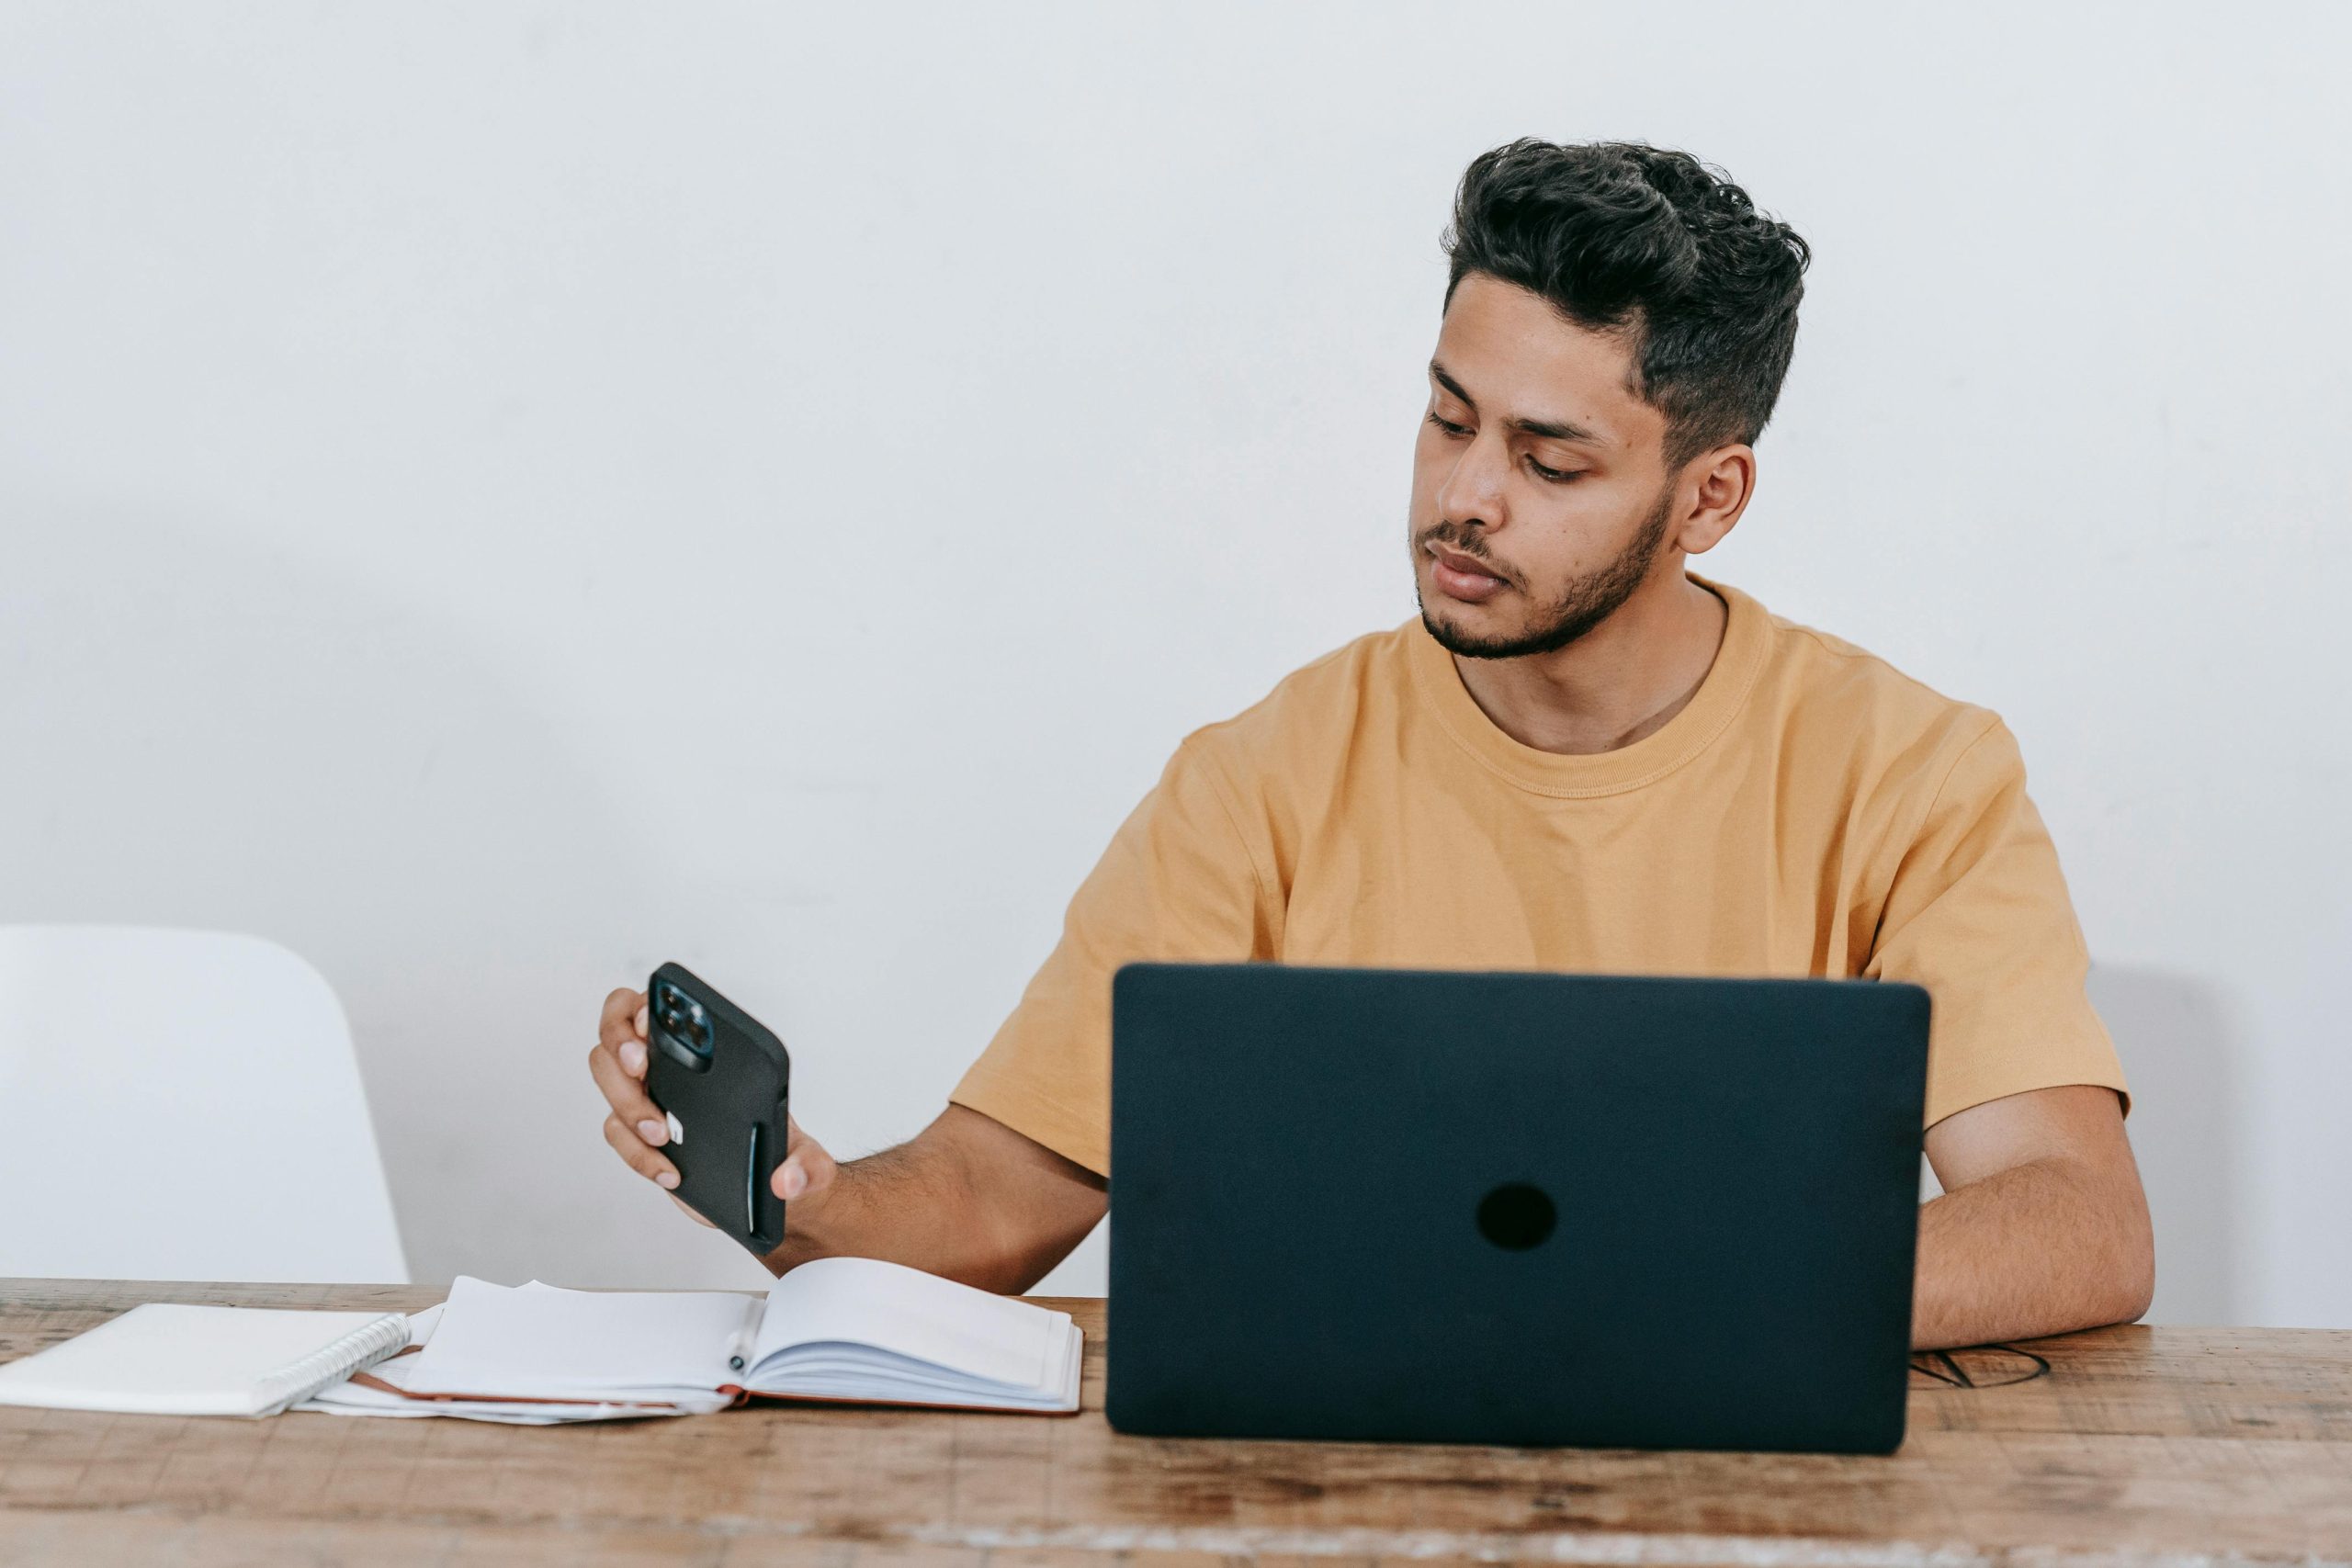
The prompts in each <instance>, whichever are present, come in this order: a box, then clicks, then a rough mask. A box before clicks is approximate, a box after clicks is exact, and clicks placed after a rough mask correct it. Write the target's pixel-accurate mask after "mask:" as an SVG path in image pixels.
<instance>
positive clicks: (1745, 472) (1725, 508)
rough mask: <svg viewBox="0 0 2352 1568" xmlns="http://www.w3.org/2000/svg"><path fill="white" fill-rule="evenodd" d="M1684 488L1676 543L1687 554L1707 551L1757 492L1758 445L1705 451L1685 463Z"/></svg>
mask: <svg viewBox="0 0 2352 1568" xmlns="http://www.w3.org/2000/svg"><path fill="white" fill-rule="evenodd" d="M1681 490H1682V493H1683V496H1684V497H1685V501H1684V506H1683V512H1682V517H1681V520H1680V521H1679V523H1678V524H1677V525H1676V526H1675V529H1674V535H1673V543H1674V546H1675V547H1676V548H1678V549H1679V550H1680V551H1682V553H1683V554H1685V555H1691V556H1697V555H1704V554H1706V553H1707V552H1708V551H1709V550H1712V549H1713V548H1714V547H1716V546H1717V545H1719V544H1721V543H1722V542H1723V538H1724V535H1726V534H1728V533H1730V532H1731V531H1732V526H1733V525H1735V524H1736V523H1737V522H1738V521H1739V514H1740V513H1743V512H1745V511H1747V498H1748V497H1749V496H1751V495H1754V494H1755V493H1756V448H1755V447H1753V446H1748V445H1747V443H1746V442H1737V443H1735V444H1733V445H1732V446H1718V447H1716V448H1715V449H1714V450H1713V451H1712V452H1702V453H1701V454H1699V456H1697V457H1693V458H1691V461H1690V463H1689V464H1687V465H1686V466H1685V467H1684V468H1683V470H1682V481H1681Z"/></svg>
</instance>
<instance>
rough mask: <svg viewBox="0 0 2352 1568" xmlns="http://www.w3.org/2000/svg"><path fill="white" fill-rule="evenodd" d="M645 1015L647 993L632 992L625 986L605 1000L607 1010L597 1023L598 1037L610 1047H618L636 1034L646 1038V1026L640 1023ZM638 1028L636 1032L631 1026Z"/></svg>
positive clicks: (640, 1037)
mask: <svg viewBox="0 0 2352 1568" xmlns="http://www.w3.org/2000/svg"><path fill="white" fill-rule="evenodd" d="M644 1015H645V993H644V992H643V991H632V990H630V989H629V988H628V987H626V986H624V987H621V988H620V989H619V990H617V991H615V992H613V993H612V994H611V995H610V996H608V997H606V998H605V1010H604V1013H603V1015H602V1016H601V1017H599V1018H598V1019H597V1021H596V1037H597V1038H598V1039H600V1040H602V1041H604V1042H605V1043H606V1044H608V1045H617V1044H619V1043H621V1042H622V1041H624V1040H626V1039H628V1037H629V1035H630V1033H631V1032H634V1033H635V1034H636V1035H637V1037H638V1038H639V1039H640V1040H642V1039H644V1038H645V1026H644V1025H643V1024H642V1023H641V1022H639V1020H640V1019H642V1018H643V1017H644ZM632 1024H634V1025H635V1026H636V1027H635V1029H634V1031H632V1029H631V1025H632Z"/></svg>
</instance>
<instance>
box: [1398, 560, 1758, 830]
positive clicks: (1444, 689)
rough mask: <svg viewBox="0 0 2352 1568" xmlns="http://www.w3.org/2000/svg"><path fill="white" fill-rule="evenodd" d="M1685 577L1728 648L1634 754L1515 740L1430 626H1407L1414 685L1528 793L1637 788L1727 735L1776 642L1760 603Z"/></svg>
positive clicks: (1451, 730) (1487, 762)
mask: <svg viewBox="0 0 2352 1568" xmlns="http://www.w3.org/2000/svg"><path fill="white" fill-rule="evenodd" d="M1684 575H1685V576H1686V577H1688V578H1689V579H1690V580H1691V581H1693V582H1695V583H1697V584H1698V585H1699V586H1700V587H1702V588H1704V589H1706V590H1708V591H1709V592H1712V593H1713V594H1714V595H1715V597H1716V598H1718V599H1721V600H1722V601H1723V602H1724V609H1725V614H1724V637H1723V641H1722V643H1721V644H1720V645H1719V646H1717V648H1716V649H1715V658H1714V662H1713V663H1712V664H1710V665H1708V667H1707V673H1706V675H1705V676H1704V677H1703V678H1702V679H1701V681H1700V682H1699V689H1698V690H1697V691H1696V692H1694V693H1692V694H1691V700H1690V701H1689V702H1688V703H1686V704H1684V705H1683V706H1682V711H1681V712H1679V713H1678V714H1676V715H1675V716H1673V717H1672V718H1670V719H1668V720H1667V721H1666V723H1665V724H1663V725H1661V726H1660V727H1659V728H1657V729H1656V730H1653V731H1652V732H1651V733H1649V734H1647V735H1645V736H1643V737H1642V738H1641V739H1639V740H1636V741H1634V743H1633V744H1632V745H1630V746H1620V747H1618V748H1617V749H1616V750H1613V751H1592V752H1585V753H1581V754H1567V753H1563V752H1558V751H1544V750H1538V749H1537V748H1535V747H1533V746H1529V745H1525V744H1523V743H1521V742H1520V741H1517V740H1514V739H1511V738H1510V736H1508V735H1506V734H1504V733H1503V732H1502V730H1501V729H1499V728H1497V727H1496V725H1495V721H1494V720H1493V719H1490V718H1488V717H1487V715H1486V710H1485V709H1483V708H1481V707H1479V705H1478V704H1477V701H1476V698H1474V697H1472V696H1471V695H1470V693H1469V689H1468V688H1467V687H1465V686H1464V685H1463V683H1462V673H1461V671H1458V670H1457V669H1455V668H1454V664H1453V655H1452V654H1451V653H1448V652H1447V651H1446V650H1445V649H1444V648H1443V647H1442V645H1440V643H1439V642H1438V640H1437V639H1436V638H1435V637H1431V636H1430V632H1429V627H1427V626H1424V625H1422V624H1421V622H1420V621H1419V619H1415V620H1413V621H1411V622H1410V623H1408V625H1407V626H1406V628H1405V636H1406V639H1407V643H1408V648H1409V649H1410V654H1409V662H1410V663H1411V666H1412V670H1413V683H1414V685H1415V686H1416V687H1418V688H1419V693H1420V696H1421V700H1422V701H1423V702H1424V703H1425V704H1427V705H1429V707H1430V709H1431V710H1432V711H1433V712H1434V713H1435V715H1436V716H1437V719H1438V722H1439V723H1440V724H1442V725H1443V726H1444V728H1445V729H1446V732H1447V733H1448V734H1450V735H1451V736H1452V737H1453V739H1454V740H1455V742H1456V743H1458V744H1459V745H1460V746H1461V747H1462V749H1463V750H1465V751H1467V752H1469V753H1470V755H1471V756H1472V757H1473V758H1475V759H1476V761H1478V762H1479V763H1480V764H1481V765H1483V766H1484V767H1486V768H1487V770H1488V771H1489V772H1491V773H1497V774H1499V775H1500V776H1501V777H1502V778H1504V779H1506V780H1508V781H1509V782H1510V783H1511V784H1516V785H1518V786H1519V787H1520V788H1521V789H1524V790H1530V791H1532V792H1533V793H1535V794H1537V795H1558V796H1563V797H1581V796H1588V795H1617V794H1621V793H1623V791H1626V790H1632V789H1639V788H1641V787H1642V786H1643V785H1644V784H1650V783H1653V782H1654V781H1656V780H1658V779H1661V778H1664V777H1665V776H1666V775H1667V774H1668V773H1672V772H1674V770H1675V769H1677V768H1679V767H1681V766H1682V765H1683V764H1684V763H1685V762H1688V761H1691V758H1693V757H1696V756H1697V755H1698V754H1699V753H1700V752H1702V751H1703V750H1706V749H1707V747H1708V745H1709V744H1710V743H1712V742H1713V740H1714V739H1715V738H1716V737H1718V736H1720V735H1721V734H1722V733H1723V732H1724V729H1725V728H1727V727H1728V726H1729V725H1730V723H1731V721H1732V719H1733V717H1734V716H1736V714H1737V713H1738V712H1739V707H1740V705H1741V703H1743V702H1744V701H1746V700H1747V694H1748V691H1749V689H1750V688H1751V687H1753V686H1754V685H1755V683H1756V676H1757V672H1758V671H1759V670H1761V669H1762V668H1763V665H1764V654H1765V651H1766V649H1768V648H1769V647H1770V641H1771V637H1770V625H1769V619H1770V617H1768V616H1767V615H1766V614H1765V612H1764V606H1763V605H1761V604H1758V603H1757V602H1756V601H1755V600H1754V599H1752V598H1750V597H1749V596H1748V595H1747V594H1745V593H1743V592H1740V591H1739V590H1738V589H1736V588H1729V587H1726V586H1724V584H1722V583H1720V582H1716V581H1713V580H1712V579H1710V578H1704V577H1701V576H1700V575H1699V574H1698V573H1697V572H1695V571H1692V572H1685V573H1684Z"/></svg>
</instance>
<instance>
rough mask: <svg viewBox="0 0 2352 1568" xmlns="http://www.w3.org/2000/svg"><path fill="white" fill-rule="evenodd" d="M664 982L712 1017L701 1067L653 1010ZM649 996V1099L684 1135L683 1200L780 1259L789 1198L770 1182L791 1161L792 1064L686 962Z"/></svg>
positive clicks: (660, 979)
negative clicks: (787, 1152) (787, 1149)
mask: <svg viewBox="0 0 2352 1568" xmlns="http://www.w3.org/2000/svg"><path fill="white" fill-rule="evenodd" d="M664 984H667V985H671V986H674V987H677V989H678V990H679V991H680V992H681V993H682V994H684V996H685V997H686V998H688V999H690V1000H692V1001H695V1002H699V1003H700V1004H701V1005H702V1008H703V1010H704V1012H705V1013H706V1014H707V1017H708V1019H709V1022H710V1026H711V1050H710V1057H709V1060H708V1062H707V1064H705V1065H704V1066H700V1067H694V1066H688V1065H687V1064H686V1062H685V1061H683V1060H681V1059H680V1057H679V1056H678V1055H673V1052H672V1050H671V1048H670V1047H669V1046H667V1045H665V1043H663V1040H662V1035H663V1034H664V1033H665V1031H664V1030H663V1029H662V1021H661V1018H660V1016H659V1014H660V1009H659V1008H658V1007H654V1006H653V1005H652V1004H653V998H654V997H655V987H659V986H662V985H664ZM646 998H647V1002H648V1007H649V1011H650V1015H651V1016H650V1017H649V1020H648V1024H647V1030H646V1033H647V1036H648V1038H647V1041H646V1053H645V1054H646V1068H645V1089H646V1092H647V1093H648V1094H650V1095H651V1096H652V1098H653V1102H654V1103H655V1104H656V1105H659V1106H660V1107H661V1108H662V1110H663V1111H667V1112H668V1113H669V1114H670V1115H671V1116H673V1117H674V1118H675V1119H676V1123H677V1127H678V1128H679V1129H681V1130H682V1131H683V1132H684V1136H683V1137H676V1136H673V1138H672V1140H671V1142H670V1143H668V1144H666V1145H663V1146H662V1153H663V1154H665V1155H667V1156H670V1163H672V1164H673V1165H674V1166H676V1167H677V1168H678V1187H677V1196H678V1197H679V1198H680V1199H681V1200H683V1201H684V1202H685V1203H686V1204H687V1205H688V1206H689V1207H691V1208H692V1209H693V1210H694V1211H695V1213H698V1214H700V1215H701V1216H702V1217H703V1218H705V1219H707V1220H708V1221H709V1222H710V1223H711V1224H714V1225H717V1226H718V1228H719V1229H720V1230H722V1231H725V1232H726V1233H727V1234H728V1235H730V1236H733V1237H734V1238H735V1239H736V1240H737V1241H738V1242H740V1243H741V1244H742V1245H743V1246H744V1247H747V1248H749V1249H750V1250H751V1251H752V1252H754V1253H760V1254H765V1253H769V1252H772V1251H774V1250H775V1248H776V1247H779V1246H780V1245H782V1244H783V1241H784V1200H783V1199H781V1198H779V1197H777V1196H776V1195H775V1190H774V1189H773V1188H771V1187H770V1186H769V1179H770V1178H771V1177H772V1176H774V1175H775V1168H776V1167H777V1166H779V1165H781V1164H783V1163H784V1145H785V1135H786V1111H787V1110H788V1108H789V1103H790V1102H789V1099H788V1096H789V1093H790V1089H791V1080H792V1058H791V1057H790V1056H789V1055H786V1052H785V1049H784V1042H783V1041H781V1040H778V1039H777V1038H776V1037H775V1034H773V1033H771V1032H769V1031H768V1029H767V1028H766V1027H765V1026H764V1025H763V1024H762V1023H761V1022H760V1021H759V1020H758V1019H755V1018H753V1017H752V1015H751V1014H750V1013H747V1012H745V1011H744V1010H742V1009H741V1008H739V1007H737V1006H736V1005H735V1004H734V1003H732V1002H730V1001H729V1000H728V999H727V998H725V997H722V996H720V995H719V994H718V992H717V991H715V990H713V989H712V988H711V987H708V986H707V985H705V984H704V983H703V982H702V981H701V980H700V979H697V978H696V977H695V975H694V974H693V973H692V972H691V971H689V970H688V969H687V968H686V967H685V966H684V965H683V964H663V965H662V967H661V968H659V969H656V970H655V971H654V972H653V976H652V978H651V979H650V980H649V981H648V982H647V984H646ZM678 1049H679V1050H681V1051H684V1052H685V1054H686V1055H689V1056H691V1055H692V1054H693V1053H692V1052H691V1051H690V1050H688V1049H687V1048H686V1047H684V1046H683V1045H682V1046H680V1047H679V1048H678Z"/></svg>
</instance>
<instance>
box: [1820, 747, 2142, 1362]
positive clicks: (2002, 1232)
mask: <svg viewBox="0 0 2352 1568" xmlns="http://www.w3.org/2000/svg"><path fill="white" fill-rule="evenodd" d="M1973 711H1981V710H1973ZM1967 733H1968V735H1969V737H1970V738H1969V739H1966V740H1965V743H1964V744H1963V743H1959V741H1960V737H1961V735H1962V731H1960V730H1959V729H1957V728H1955V730H1954V731H1953V732H1952V739H1953V741H1954V743H1955V744H1957V750H1953V751H1945V752H1941V753H1940V755H1941V756H1943V757H1947V758H1949V761H1940V762H1939V764H1938V767H1937V771H1938V772H1939V773H1940V775H1941V777H1940V779H1939V782H1938V784H1937V787H1936V788H1935V790H1934V792H1933V794H1932V795H1931V796H1930V797H1929V799H1928V804H1927V806H1926V807H1925V808H1924V809H1923V810H1922V812H1921V814H1920V817H1919V819H1918V821H1917V826H1916V828H1914V829H1911V830H1909V831H1907V832H1897V833H1895V834H1894V835H1891V836H1890V838H1889V840H1887V844H1888V846H1889V848H1890V849H1891V850H1892V851H1893V852H1894V854H1895V857H1896V858H1895V860H1894V863H1893V864H1892V865H1891V866H1889V867H1887V868H1886V869H1885V870H1884V871H1883V872H1882V873H1881V874H1883V875H1884V877H1885V879H1886V880H1885V882H1884V883H1883V886H1885V887H1886V888H1887V893H1886V897H1885V903H1884V907H1883V911H1882V913H1881V916H1880V919H1879V921H1878V925H1877V930H1876V931H1875V932H1874V939H1875V940H1874V943H1873V948H1872V952H1871V957H1870V961H1869V964H1868V965H1867V967H1866V968H1865V970H1864V972H1865V973H1866V974H1869V975H1871V976H1875V977H1877V978H1880V979H1886V980H1905V981H1909V982H1912V983H1913V984H1916V985H1920V986H1924V987H1927V989H1928V994H1929V996H1930V997H1931V998H1933V1003H1934V1006H1933V1017H1932V1021H1931V1024H1930V1033H1929V1043H1928V1103H1927V1114H1926V1118H1925V1122H1926V1125H1927V1129H1928V1131H1927V1151H1928V1163H1929V1164H1931V1165H1932V1166H1934V1168H1935V1171H1936V1175H1937V1177H1938V1179H1940V1180H1941V1181H1942V1183H1943V1187H1944V1196H1942V1197H1940V1198H1938V1199H1937V1200H1935V1201H1933V1202H1931V1203H1928V1205H1926V1207H1925V1208H1923V1209H1922V1210H1921V1211H1920V1215H1919V1258H1918V1273H1917V1293H1916V1295H1915V1297H1914V1304H1913V1311H1912V1325H1911V1337H1912V1343H1913V1344H1914V1345H1917V1346H1919V1347H1921V1348H1944V1347H1950V1346H1955V1345H1982V1344H1985V1343H1988V1342H1991V1341H1995V1340H2001V1339H2012V1338H2024V1337H2032V1336H2035V1335H2041V1334H2059V1333H2064V1332H2066V1331H2067V1330H2070V1329H2076V1328H2088V1327H2092V1326H2095V1325H2100V1324H2107V1323H2117V1322H2121V1321H2124V1320H2127V1319H2130V1318H2134V1317H2137V1316H2139V1315H2140V1314H2141V1313H2143V1312H2144V1311H2145V1310H2146V1309H2147V1305H2148V1297H2149V1294H2150V1292H2151V1290H2152V1289H2153V1280H2154V1272H2155V1266H2154V1247H2153V1246H2152V1245H2151V1243H2150V1240H2149V1232H2148V1205H2147V1200H2146V1199H2145V1198H2144V1197H2143V1195H2142V1193H2141V1190H2140V1175H2139V1171H2138V1170H2137V1168H2135V1167H2134V1166H2133V1164H2132V1160H2131V1144H2130V1142H2129V1141H2128V1140H2127V1139H2126V1138H2125V1136H2124V1133H2123V1112H2124V1111H2125V1109H2126V1108H2127V1106H2126V1101H2125V1100H2124V1099H2123V1090H2124V1088H2125V1086H2124V1081H2123V1073H2122V1067H2121V1064H2120V1063H2119V1062H2118V1061H2117V1059H2116V1053H2115V1046H2114V1043H2113V1042H2112V1041H2111V1040H2110V1039H2109V1036H2108V1032H2107V1029H2106V1026H2105V1025H2104V1024H2103V1023H2101V1022H2100V1021H2099V1018H2098V1013H2097V1012H2096V1011H2095V1010H2093V1009H2092V1007H2091V1004H2090V998H2089V997H2088V995H2087V994H2086V987H2085V980H2086V976H2087V972H2088V969H2089V964H2090V954H2089V952H2088V950H2087V949H2086V947H2085V945H2084V942H2083V933H2082V928H2081V926H2080V925H2079V924H2078V923H2077V922H2076V921H2075V912H2074V905H2073V901H2072V900H2071V899H2070V898H2069V897H2067V892H2066V883H2065V877H2064V874H2062V873H2061V871H2060V870H2059V866H2058V855H2057V851H2056V849H2055V847H2054V846H2053V845H2052V843H2051V841H2050V833H2049V829H2047V828H2046V827H2045V826H2044V825H2043V823H2042V820H2041V813H2040V812H2038V811H2037V810H2035V809H2034V806H2033V802H2032V800H2031V798H2030V796H2028V795H2027V794H2026V787H2025V762H2024V760H2023V759H2022V758H2021V757H2020V756H2019V755H2018V747H2017V740H2016V738H2015V737H2014V736H2012V735H2011V734H2010V733H2009V732H2008V729H2007V727H2006V726H2004V725H2002V724H2001V723H2000V722H1999V721H1998V720H1997V719H1991V718H1990V717H1989V716H1987V719H1986V720H1985V721H1981V722H1978V721H1972V723H1971V727H1970V729H1969V731H1968V732H1967Z"/></svg>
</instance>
